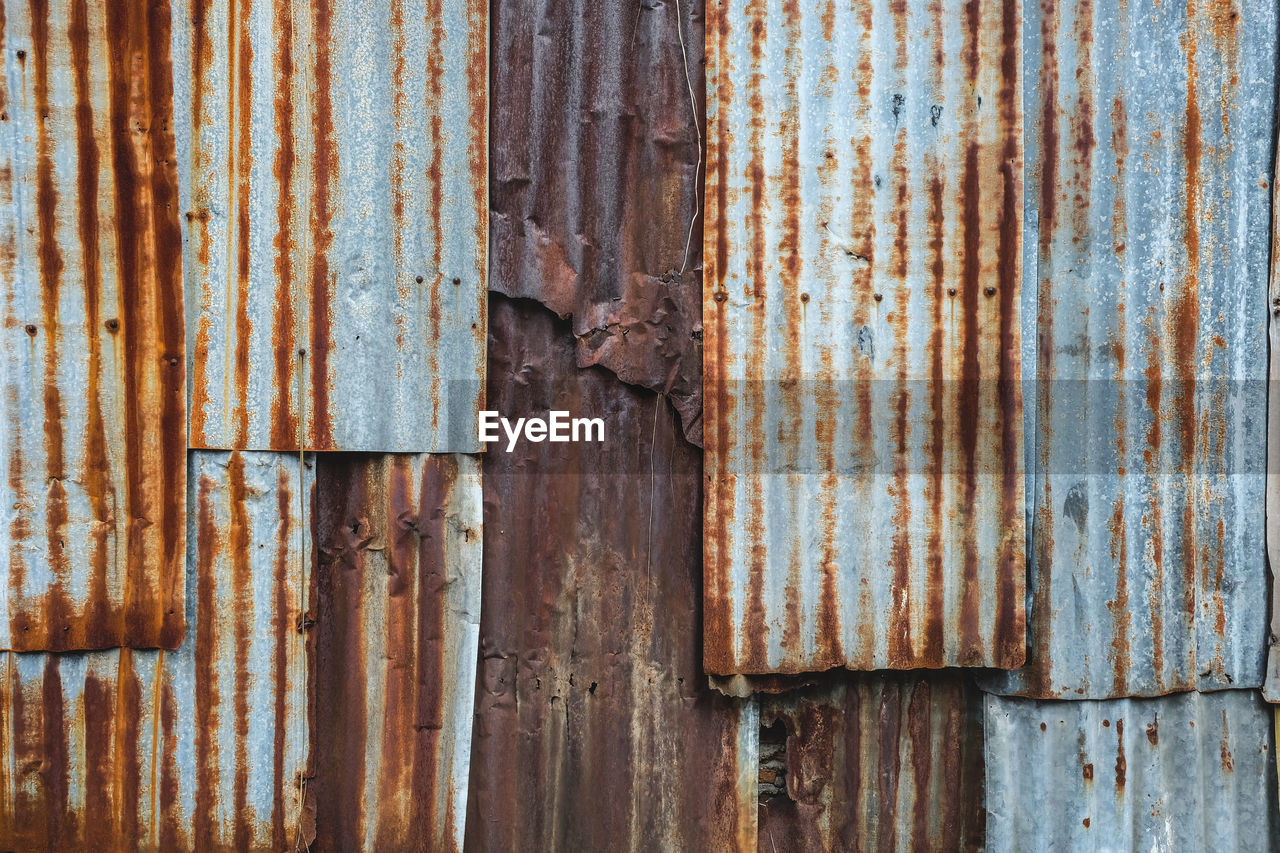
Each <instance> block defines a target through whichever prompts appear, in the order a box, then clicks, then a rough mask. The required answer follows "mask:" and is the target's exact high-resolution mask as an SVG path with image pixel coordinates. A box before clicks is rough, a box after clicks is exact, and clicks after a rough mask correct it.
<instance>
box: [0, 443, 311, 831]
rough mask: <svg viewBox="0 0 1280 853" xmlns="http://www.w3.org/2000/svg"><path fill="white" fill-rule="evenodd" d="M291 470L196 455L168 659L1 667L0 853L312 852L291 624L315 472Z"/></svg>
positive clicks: (79, 657) (59, 659) (62, 658)
mask: <svg viewBox="0 0 1280 853" xmlns="http://www.w3.org/2000/svg"><path fill="white" fill-rule="evenodd" d="M299 468H300V461H299V459H298V457H297V456H288V455H284V454H275V453H196V454H193V456H192V459H191V463H190V472H189V473H190V477H189V492H190V494H189V496H188V499H189V503H190V506H191V508H192V512H191V513H190V515H189V519H188V540H187V541H188V549H189V553H188V559H187V565H188V569H187V573H186V587H187V589H186V607H187V614H186V615H187V634H186V636H185V637H184V638H183V642H182V644H181V646H179V648H178V649H177V650H176V651H163V650H160V651H156V650H151V651H133V650H130V649H127V648H125V649H111V650H106V651H97V652H88V653H67V654H35V653H29V654H18V653H13V652H10V653H9V654H8V657H7V659H6V661H5V663H4V679H5V682H4V683H5V686H4V694H3V701H2V702H0V714H3V720H2V721H0V741H2V748H0V846H4V847H5V848H6V849H16V850H85V849H89V850H111V849H119V850H193V849H199V850H246V851H247V850H255V851H256V850H262V851H266V850H281V849H285V848H286V847H288V846H289V845H290V844H291V843H292V841H293V840H294V839H295V837H300V838H304V839H305V838H307V837H308V836H309V834H310V827H311V826H312V825H313V822H314V809H306V810H303V809H302V808H301V805H302V797H303V795H304V793H305V792H304V791H303V790H301V789H300V788H299V781H300V779H305V778H306V777H308V776H310V775H311V774H310V773H309V771H308V770H307V762H308V758H307V756H308V750H309V749H310V743H311V736H310V730H309V727H310V714H309V713H308V701H309V700H308V695H307V687H306V685H307V675H306V665H307V664H306V653H305V649H304V646H303V643H304V637H303V635H302V634H301V633H299V630H298V623H299V621H300V619H299V617H300V615H301V613H302V605H303V604H304V601H303V596H302V590H303V589H304V588H305V587H304V583H305V581H304V579H303V572H305V571H306V567H307V560H308V555H307V554H306V551H307V550H309V547H310V545H309V538H308V537H307V536H306V535H305V529H304V527H303V522H302V513H303V512H304V507H303V504H302V499H303V494H301V493H300V492H301V490H302V489H305V490H306V493H307V494H309V493H310V492H311V489H312V485H311V477H312V473H311V470H310V462H308V464H307V468H306V469H305V470H304V471H300V470H299ZM300 475H301V476H302V477H305V478H306V483H305V485H303V486H302V487H301V488H300Z"/></svg>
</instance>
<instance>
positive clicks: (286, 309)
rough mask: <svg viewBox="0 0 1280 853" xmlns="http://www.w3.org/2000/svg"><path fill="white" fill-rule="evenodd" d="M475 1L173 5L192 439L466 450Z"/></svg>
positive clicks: (478, 317)
mask: <svg viewBox="0 0 1280 853" xmlns="http://www.w3.org/2000/svg"><path fill="white" fill-rule="evenodd" d="M486 8H487V7H486V4H485V3H484V2H482V0H448V2H444V3H424V2H400V1H399V0H395V2H393V1H392V0H381V2H378V3H375V4H372V5H371V4H369V3H358V2H351V0H321V1H320V2H316V3H312V2H301V0H279V2H272V3H268V2H257V3H254V2H251V0H250V2H236V0H216V2H212V3H206V2H202V1H201V2H196V1H195V0H181V2H179V3H178V4H177V6H176V9H175V14H174V34H173V53H174V56H175V57H176V59H175V63H174V67H175V72H176V73H175V86H176V103H177V110H176V119H175V124H176V129H177V134H178V162H179V164H180V166H181V172H182V209H183V213H184V217H183V219H184V226H185V240H186V246H185V255H184V270H185V274H186V291H187V306H188V307H187V322H188V326H189V328H190V332H191V338H192V346H191V348H190V352H191V365H190V366H191V371H192V372H191V430H190V440H191V444H192V446H194V447H235V448H253V449H276V450H284V449H296V448H297V447H298V442H299V434H300V433H302V434H303V440H304V441H305V444H306V446H307V447H308V448H314V449H319V450H370V451H373V450H376V451H407V452H422V451H433V452H443V451H473V450H477V449H478V447H477V444H476V410H477V409H478V407H479V404H480V402H481V401H482V399H483V376H484V340H485V332H484V294H485V275H486V267H487V260H486V258H487V254H486V250H487V224H488V214H487V199H486V181H487V174H488V164H487V159H486V146H487V136H486V134H487V103H488V101H487V86H486V83H487V67H488V65H487V62H488V16H487V14H486Z"/></svg>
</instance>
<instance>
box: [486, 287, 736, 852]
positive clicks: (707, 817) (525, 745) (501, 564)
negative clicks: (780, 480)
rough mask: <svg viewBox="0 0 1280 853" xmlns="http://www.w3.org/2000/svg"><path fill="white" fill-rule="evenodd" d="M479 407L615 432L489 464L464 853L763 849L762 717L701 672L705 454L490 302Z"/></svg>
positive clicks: (565, 339)
mask: <svg viewBox="0 0 1280 853" xmlns="http://www.w3.org/2000/svg"><path fill="white" fill-rule="evenodd" d="M491 311H492V315H491V317H490V325H491V335H492V338H491V340H490V344H489V367H490V372H489V375H490V380H489V398H488V407H489V408H492V409H497V410H499V411H502V412H504V413H506V415H507V416H508V417H523V416H529V415H533V414H539V413H545V412H546V411H547V409H548V407H551V406H554V407H555V408H557V409H567V410H569V411H572V412H574V413H575V414H576V415H579V416H600V417H603V418H605V421H606V436H605V439H606V440H605V442H604V443H603V444H595V443H592V444H587V443H577V444H574V443H558V444H552V443H549V442H542V443H538V444H531V443H528V442H521V443H520V444H518V445H517V446H516V447H515V449H514V450H513V451H512V452H511V453H506V452H504V451H503V450H498V449H496V448H494V449H491V450H490V451H489V452H488V453H486V454H485V456H484V472H483V473H484V480H483V482H484V509H485V519H484V530H485V547H484V576H483V580H482V590H483V592H482V599H483V607H482V612H481V625H480V657H481V661H480V667H479V675H478V677H479V679H480V681H479V687H478V688H477V692H478V696H477V701H476V722H475V732H474V736H473V739H472V760H471V781H470V801H469V806H468V815H467V845H466V846H467V848H468V849H476V850H637V851H649V850H754V847H755V843H756V803H755V796H754V789H753V788H750V787H748V783H749V781H750V780H751V779H753V778H754V776H755V774H756V772H757V765H756V762H755V756H754V754H752V753H751V750H752V749H753V748H754V744H755V742H756V737H755V736H754V731H755V729H756V728H758V716H755V717H753V716H752V714H753V710H752V708H753V706H751V705H748V706H747V707H746V708H745V709H744V708H740V707H739V706H738V704H737V703H735V702H733V701H732V700H730V699H728V698H726V697H724V696H722V695H720V694H719V693H716V692H715V691H712V690H711V689H709V688H708V686H707V684H706V679H705V676H704V675H703V672H702V668H701V666H700V665H699V640H698V632H697V626H698V624H699V622H700V619H701V617H700V613H699V606H700V600H701V599H700V596H699V589H700V585H701V573H700V571H699V563H698V560H699V546H698V541H699V519H698V507H699V505H700V492H699V482H700V476H701V470H700V454H699V453H698V451H697V449H696V448H694V447H692V446H691V445H689V444H688V443H687V442H685V441H684V439H683V437H682V436H681V431H680V426H679V424H678V421H677V419H676V417H675V413H674V412H673V411H672V409H671V407H670V406H669V405H668V404H667V402H666V401H665V400H663V399H662V398H661V397H659V396H658V395H656V394H653V393H651V392H648V391H644V390H642V389H638V388H636V387H634V386H629V385H625V384H623V383H621V382H619V381H618V380H617V378H616V377H615V376H613V375H612V374H610V373H608V372H606V371H605V370H603V369H601V368H598V367H597V368H588V369H586V370H580V369H579V368H578V367H577V366H576V362H575V352H574V342H573V337H572V334H571V327H570V325H569V324H568V323H567V322H560V321H557V320H556V319H555V317H554V315H553V314H552V313H551V312H550V311H547V310H545V309H544V308H542V307H541V306H539V305H537V304H535V303H532V302H529V301H524V300H522V301H514V300H508V299H506V298H505V297H501V296H498V295H493V296H492V297H491Z"/></svg>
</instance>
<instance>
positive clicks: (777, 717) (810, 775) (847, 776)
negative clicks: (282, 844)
mask: <svg viewBox="0 0 1280 853" xmlns="http://www.w3.org/2000/svg"><path fill="white" fill-rule="evenodd" d="M824 681H825V684H824V685H823V686H821V687H815V688H809V689H805V690H801V691H795V692H790V693H784V694H782V695H779V696H768V697H761V698H760V700H759V701H760V723H761V731H760V739H761V746H760V753H761V762H760V767H761V770H760V776H759V787H760V790H761V799H760V834H759V844H758V847H757V849H758V850H760V851H762V853H770V851H773V850H786V851H793V853H802V851H828V850H901V851H916V850H981V849H982V847H983V821H984V818H985V813H984V811H983V807H982V779H983V763H982V694H980V693H979V692H978V691H977V690H976V689H975V688H974V687H973V686H972V685H971V684H969V683H968V682H967V680H966V679H965V677H964V676H963V675H962V674H960V673H958V672H948V673H937V674H929V675H918V674H896V673H894V674H886V675H881V674H878V673H877V674H867V675H864V674H860V673H859V674H852V673H845V674H831V675H829V676H828V677H827V678H825V679H824ZM766 753H771V754H770V755H766ZM770 759H772V760H770Z"/></svg>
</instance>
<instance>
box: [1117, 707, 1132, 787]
mask: <svg viewBox="0 0 1280 853" xmlns="http://www.w3.org/2000/svg"><path fill="white" fill-rule="evenodd" d="M1128 766H1129V765H1128V762H1127V761H1126V760H1125V755H1124V720H1116V793H1123V792H1124V782H1125V771H1126V770H1127V768H1128Z"/></svg>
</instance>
